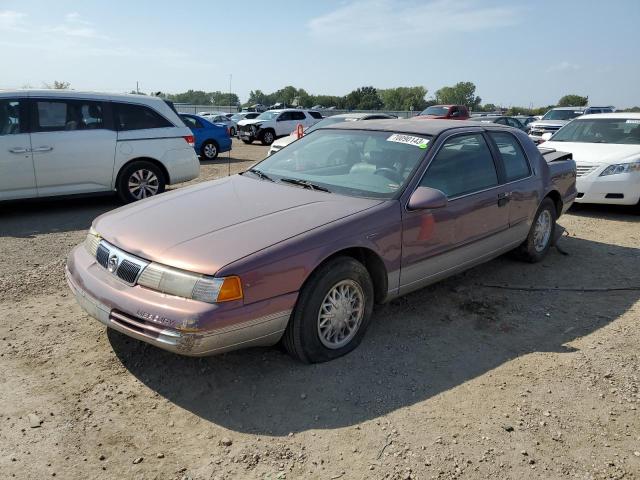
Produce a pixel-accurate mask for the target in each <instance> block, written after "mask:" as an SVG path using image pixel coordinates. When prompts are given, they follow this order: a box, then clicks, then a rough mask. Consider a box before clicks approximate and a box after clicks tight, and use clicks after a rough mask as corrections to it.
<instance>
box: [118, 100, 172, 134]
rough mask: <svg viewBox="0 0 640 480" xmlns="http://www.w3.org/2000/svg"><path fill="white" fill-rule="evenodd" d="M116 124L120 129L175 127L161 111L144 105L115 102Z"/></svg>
mask: <svg viewBox="0 0 640 480" xmlns="http://www.w3.org/2000/svg"><path fill="white" fill-rule="evenodd" d="M114 105H115V111H116V125H117V127H118V130H144V129H148V128H166V127H173V124H172V123H171V122H169V120H167V119H166V118H164V117H163V116H162V115H160V114H159V113H157V112H155V111H154V110H152V109H151V108H149V107H145V106H144V105H133V104H130V103H115V104H114Z"/></svg>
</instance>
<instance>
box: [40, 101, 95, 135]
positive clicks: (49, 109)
mask: <svg viewBox="0 0 640 480" xmlns="http://www.w3.org/2000/svg"><path fill="white" fill-rule="evenodd" d="M35 104H36V113H37V115H36V122H35V128H34V131H36V132H59V131H71V130H95V129H100V128H105V126H104V113H103V111H102V104H101V103H100V102H92V101H85V100H37V101H36V102H35Z"/></svg>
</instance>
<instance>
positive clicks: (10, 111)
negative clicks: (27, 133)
mask: <svg viewBox="0 0 640 480" xmlns="http://www.w3.org/2000/svg"><path fill="white" fill-rule="evenodd" d="M20 106H21V102H20V101H19V100H0V135H15V134H17V133H20V132H21V131H24V130H25V129H24V128H21V127H22V125H21V123H20Z"/></svg>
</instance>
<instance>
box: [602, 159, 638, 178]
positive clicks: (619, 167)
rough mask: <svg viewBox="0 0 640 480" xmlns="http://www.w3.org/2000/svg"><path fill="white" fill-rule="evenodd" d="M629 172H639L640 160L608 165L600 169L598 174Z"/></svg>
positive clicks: (604, 175)
mask: <svg viewBox="0 0 640 480" xmlns="http://www.w3.org/2000/svg"><path fill="white" fill-rule="evenodd" d="M631 172H640V160H636V161H635V162H631V163H618V164H616V165H609V166H608V167H607V168H605V169H604V170H603V171H602V173H601V174H600V176H601V177H606V176H607V175H617V174H618V173H631Z"/></svg>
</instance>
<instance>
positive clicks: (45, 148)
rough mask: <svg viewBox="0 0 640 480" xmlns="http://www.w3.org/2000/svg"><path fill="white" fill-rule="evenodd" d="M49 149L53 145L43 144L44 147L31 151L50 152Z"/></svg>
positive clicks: (51, 148)
mask: <svg viewBox="0 0 640 480" xmlns="http://www.w3.org/2000/svg"><path fill="white" fill-rule="evenodd" d="M51 150H53V147H49V146H45V147H38V148H34V149H33V150H31V151H32V152H50V151H51Z"/></svg>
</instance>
